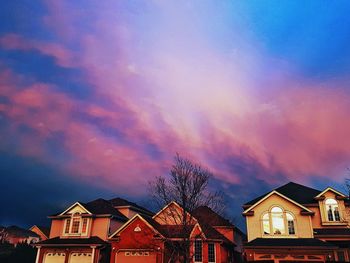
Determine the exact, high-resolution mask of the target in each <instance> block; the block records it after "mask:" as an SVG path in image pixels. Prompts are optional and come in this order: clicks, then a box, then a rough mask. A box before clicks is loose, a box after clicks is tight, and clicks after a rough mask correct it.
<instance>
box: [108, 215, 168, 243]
mask: <svg viewBox="0 0 350 263" xmlns="http://www.w3.org/2000/svg"><path fill="white" fill-rule="evenodd" d="M136 219H140V220H142V221H143V222H144V223H145V224H146V225H148V226H149V227H150V228H152V229H153V230H154V231H155V232H157V233H158V234H160V235H162V236H163V233H162V231H161V230H160V224H159V223H157V222H156V221H155V220H153V219H152V218H151V217H149V216H142V215H140V214H136V215H134V216H133V217H132V218H130V219H129V220H128V221H127V222H126V223H125V224H124V225H122V226H121V227H120V228H118V229H117V230H116V231H115V232H114V233H113V234H111V235H110V236H109V238H113V237H114V236H115V235H117V234H119V233H120V232H122V231H123V230H124V229H125V228H127V227H128V226H129V225H130V224H131V223H132V222H133V221H135V220H136Z"/></svg>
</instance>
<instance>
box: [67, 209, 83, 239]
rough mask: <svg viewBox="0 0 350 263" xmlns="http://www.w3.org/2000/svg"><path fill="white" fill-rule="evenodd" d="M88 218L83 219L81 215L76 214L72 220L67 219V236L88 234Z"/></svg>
mask: <svg viewBox="0 0 350 263" xmlns="http://www.w3.org/2000/svg"><path fill="white" fill-rule="evenodd" d="M87 226H88V218H82V217H81V215H80V214H79V213H74V214H73V215H72V216H71V218H67V219H66V222H65V227H64V234H66V235H81V234H83V235H84V234H87V230H88V229H87Z"/></svg>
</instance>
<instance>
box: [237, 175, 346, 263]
mask: <svg viewBox="0 0 350 263" xmlns="http://www.w3.org/2000/svg"><path fill="white" fill-rule="evenodd" d="M243 209H244V212H243V215H244V216H245V218H246V224H247V238H248V242H247V243H246V244H245V248H244V253H245V256H246V258H247V260H248V261H270V262H281V263H284V262H326V261H339V262H344V261H345V262H350V231H349V230H350V229H349V222H350V221H349V219H350V218H349V212H350V204H349V201H348V198H347V196H345V195H344V194H343V193H341V192H339V191H337V190H335V189H333V188H327V189H324V190H323V191H319V190H316V189H313V188H310V187H306V186H303V185H300V184H296V183H293V182H290V183H288V184H286V185H283V186H281V187H279V188H276V189H274V190H272V191H270V192H268V193H266V194H264V195H262V196H259V197H257V198H256V199H254V200H252V201H250V202H248V203H246V204H245V205H244V206H243Z"/></svg>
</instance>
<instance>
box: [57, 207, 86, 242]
mask: <svg viewBox="0 0 350 263" xmlns="http://www.w3.org/2000/svg"><path fill="white" fill-rule="evenodd" d="M78 214H79V220H80V223H79V230H78V233H72V228H73V218H74V217H78V216H76V213H75V214H72V215H71V216H70V217H69V218H66V219H65V220H64V226H63V235H62V236H76V237H79V236H88V233H89V227H90V222H91V220H90V218H86V217H82V216H81V214H80V213H78ZM84 218H86V219H87V222H86V232H84V233H83V232H82V229H83V220H84ZM68 219H70V223H69V230H68V233H66V227H67V222H68Z"/></svg>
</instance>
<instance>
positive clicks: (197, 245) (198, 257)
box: [194, 239, 203, 262]
mask: <svg viewBox="0 0 350 263" xmlns="http://www.w3.org/2000/svg"><path fill="white" fill-rule="evenodd" d="M202 247H203V244H202V240H200V239H197V240H195V241H194V261H195V262H202Z"/></svg>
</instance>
